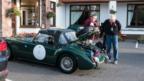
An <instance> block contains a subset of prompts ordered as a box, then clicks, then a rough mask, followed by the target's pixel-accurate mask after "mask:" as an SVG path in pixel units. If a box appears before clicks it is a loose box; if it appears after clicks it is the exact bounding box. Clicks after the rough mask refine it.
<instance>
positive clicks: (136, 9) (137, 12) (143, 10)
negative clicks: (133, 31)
mask: <svg viewBox="0 0 144 81" xmlns="http://www.w3.org/2000/svg"><path fill="white" fill-rule="evenodd" d="M127 14H128V16H127V25H128V27H129V28H144V5H140V4H139V5H138V4H136V5H128V8H127Z"/></svg>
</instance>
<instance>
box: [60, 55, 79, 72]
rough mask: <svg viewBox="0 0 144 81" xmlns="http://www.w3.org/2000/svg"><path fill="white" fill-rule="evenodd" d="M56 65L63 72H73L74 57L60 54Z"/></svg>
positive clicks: (75, 66) (74, 66)
mask: <svg viewBox="0 0 144 81" xmlns="http://www.w3.org/2000/svg"><path fill="white" fill-rule="evenodd" d="M58 65H59V68H60V70H61V71H62V72H63V73H67V74H70V73H73V72H74V71H76V69H77V62H76V59H75V58H74V57H73V56H71V55H62V56H61V57H60V58H59V60H58Z"/></svg>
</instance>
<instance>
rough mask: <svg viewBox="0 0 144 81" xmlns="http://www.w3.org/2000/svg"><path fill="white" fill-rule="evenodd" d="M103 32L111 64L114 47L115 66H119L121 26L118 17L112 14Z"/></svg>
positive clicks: (104, 24) (106, 21)
mask: <svg viewBox="0 0 144 81" xmlns="http://www.w3.org/2000/svg"><path fill="white" fill-rule="evenodd" d="M102 27H103V32H104V33H105V35H106V49H107V54H108V57H109V62H112V57H111V53H110V52H111V47H113V58H114V61H113V63H114V64H118V59H119V54H118V34H119V32H120V31H121V24H120V22H119V21H118V20H116V15H114V14H112V15H111V17H110V19H107V20H105V22H104V23H103V25H102Z"/></svg>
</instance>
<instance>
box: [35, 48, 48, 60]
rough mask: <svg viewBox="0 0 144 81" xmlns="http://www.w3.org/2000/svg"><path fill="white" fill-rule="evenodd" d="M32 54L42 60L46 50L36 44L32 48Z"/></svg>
mask: <svg viewBox="0 0 144 81" xmlns="http://www.w3.org/2000/svg"><path fill="white" fill-rule="evenodd" d="M33 55H34V57H35V58H36V59H37V60H43V59H45V57H46V50H45V48H44V46H43V45H36V46H35V47H34V49H33Z"/></svg>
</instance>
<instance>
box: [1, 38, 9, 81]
mask: <svg viewBox="0 0 144 81" xmlns="http://www.w3.org/2000/svg"><path fill="white" fill-rule="evenodd" d="M8 57H9V55H8V53H7V43H6V41H5V40H4V39H3V38H0V81H5V78H6V77H7V75H8V69H7V63H8Z"/></svg>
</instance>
